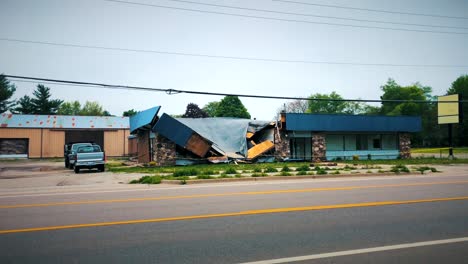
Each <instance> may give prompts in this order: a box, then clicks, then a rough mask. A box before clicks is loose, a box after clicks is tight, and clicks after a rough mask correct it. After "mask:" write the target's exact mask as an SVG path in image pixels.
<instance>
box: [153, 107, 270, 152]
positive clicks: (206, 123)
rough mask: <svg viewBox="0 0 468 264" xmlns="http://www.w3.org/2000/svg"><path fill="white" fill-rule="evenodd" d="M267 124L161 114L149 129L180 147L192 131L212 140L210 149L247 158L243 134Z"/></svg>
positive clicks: (223, 118) (248, 120) (245, 141)
mask: <svg viewBox="0 0 468 264" xmlns="http://www.w3.org/2000/svg"><path fill="white" fill-rule="evenodd" d="M270 124H271V121H256V120H250V119H239V118H228V117H214V118H173V117H171V116H169V115H167V114H163V115H162V116H161V118H160V119H159V121H158V122H157V123H156V125H155V126H154V127H153V131H155V132H157V133H160V134H161V135H163V136H165V137H167V138H168V139H170V140H171V141H173V142H174V143H176V144H177V145H179V146H182V147H184V146H185V145H186V143H187V141H188V139H189V138H190V136H191V135H192V134H193V133H197V134H199V135H200V136H202V137H203V138H205V139H207V140H208V141H210V142H212V143H213V145H212V148H214V149H215V150H216V151H218V152H220V153H223V154H224V155H226V156H228V157H230V158H245V157H247V149H248V148H247V140H246V133H247V131H249V132H253V133H255V132H257V131H259V130H261V129H263V128H264V127H266V126H268V125H270Z"/></svg>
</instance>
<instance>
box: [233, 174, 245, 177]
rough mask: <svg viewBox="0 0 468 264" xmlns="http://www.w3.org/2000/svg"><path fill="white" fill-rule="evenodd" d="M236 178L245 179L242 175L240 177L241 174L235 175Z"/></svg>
mask: <svg viewBox="0 0 468 264" xmlns="http://www.w3.org/2000/svg"><path fill="white" fill-rule="evenodd" d="M234 177H236V178H242V177H244V176H242V175H240V174H236V175H234Z"/></svg>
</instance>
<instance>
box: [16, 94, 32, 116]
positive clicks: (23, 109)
mask: <svg viewBox="0 0 468 264" xmlns="http://www.w3.org/2000/svg"><path fill="white" fill-rule="evenodd" d="M13 112H15V113H20V114H25V115H27V114H35V113H36V108H35V107H34V104H33V103H32V100H31V97H29V96H27V95H25V96H23V97H21V98H20V99H19V100H18V106H17V107H15V108H14V109H13Z"/></svg>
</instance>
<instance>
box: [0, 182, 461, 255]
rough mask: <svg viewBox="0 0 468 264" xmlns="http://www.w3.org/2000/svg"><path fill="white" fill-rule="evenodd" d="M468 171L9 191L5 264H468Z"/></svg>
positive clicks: (2, 217) (2, 226) (0, 222)
mask: <svg viewBox="0 0 468 264" xmlns="http://www.w3.org/2000/svg"><path fill="white" fill-rule="evenodd" d="M467 250H468V175H466V176H464V175H457V176H455V175H454V176H450V175H437V174H434V175H431V176H397V177H389V176H387V177H374V178H370V177H369V178H346V179H322V180H297V181H281V182H280V181H272V182H255V183H254V182H246V183H236V184H234V183H232V184H212V185H197V186H158V187H156V188H146V189H141V188H138V189H130V188H128V189H123V188H122V189H118V190H105V191H100V190H88V191H86V190H82V189H81V190H80V191H72V190H70V191H69V192H60V193H52V192H47V193H40V192H38V193H34V192H30V193H27V194H21V193H17V194H7V195H0V262H1V263H110V262H111V263H242V262H253V261H263V262H259V263H286V262H291V261H299V262H300V263H366V262H367V263H397V262H398V263H416V262H418V263H440V262H444V263H463V262H465V263H466V259H467V253H466V252H468V251H467Z"/></svg>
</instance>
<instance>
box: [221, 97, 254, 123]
mask: <svg viewBox="0 0 468 264" xmlns="http://www.w3.org/2000/svg"><path fill="white" fill-rule="evenodd" d="M216 116H219V117H239V118H250V114H249V112H248V111H247V109H246V108H245V106H244V105H243V104H242V102H241V100H239V97H237V96H233V95H228V96H225V97H224V98H223V99H222V100H221V102H219V106H218V109H217V110H216Z"/></svg>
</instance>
